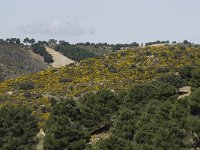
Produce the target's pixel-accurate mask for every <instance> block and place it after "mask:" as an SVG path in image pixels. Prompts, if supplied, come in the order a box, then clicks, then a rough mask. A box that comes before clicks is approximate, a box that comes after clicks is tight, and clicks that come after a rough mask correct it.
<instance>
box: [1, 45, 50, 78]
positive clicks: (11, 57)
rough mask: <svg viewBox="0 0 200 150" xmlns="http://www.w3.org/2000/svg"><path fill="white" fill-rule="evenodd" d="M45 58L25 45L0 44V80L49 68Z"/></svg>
mask: <svg viewBox="0 0 200 150" xmlns="http://www.w3.org/2000/svg"><path fill="white" fill-rule="evenodd" d="M47 68H48V65H47V64H46V63H45V62H44V61H43V58H42V57H40V56H39V55H37V54H35V53H33V52H32V50H31V49H30V48H29V47H28V46H25V45H20V44H10V43H1V44H0V81H2V80H5V79H10V78H13V77H18V76H20V75H24V74H29V73H35V72H38V71H41V70H44V69H47Z"/></svg>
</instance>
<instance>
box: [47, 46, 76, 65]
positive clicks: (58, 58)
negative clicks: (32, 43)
mask: <svg viewBox="0 0 200 150" xmlns="http://www.w3.org/2000/svg"><path fill="white" fill-rule="evenodd" d="M45 48H46V51H47V52H48V53H49V54H51V55H52V56H53V60H54V62H53V63H52V64H51V65H52V66H53V67H54V68H59V67H62V66H66V65H69V64H71V63H74V61H73V60H71V59H69V58H67V57H65V56H64V55H62V54H61V53H59V52H57V51H55V50H54V49H52V48H49V47H45Z"/></svg>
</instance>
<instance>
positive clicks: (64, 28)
mask: <svg viewBox="0 0 200 150" xmlns="http://www.w3.org/2000/svg"><path fill="white" fill-rule="evenodd" d="M16 30H17V31H18V32H20V33H25V34H47V35H49V34H53V35H69V36H81V35H85V34H91V35H92V34H94V33H95V31H94V29H92V28H90V29H86V28H83V27H81V26H80V23H79V22H63V21H60V20H53V21H50V22H43V23H40V24H28V25H23V26H20V27H18V28H17V29H16Z"/></svg>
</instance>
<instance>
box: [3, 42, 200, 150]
mask: <svg viewBox="0 0 200 150" xmlns="http://www.w3.org/2000/svg"><path fill="white" fill-rule="evenodd" d="M199 51H200V48H198V47H197V48H195V47H185V46H180V45H176V46H162V47H145V48H137V49H134V50H124V51H120V52H117V53H113V54H111V55H109V56H104V57H101V58H92V59H88V60H84V61H81V62H80V63H76V64H72V65H70V66H66V67H62V68H59V69H50V70H47V71H42V72H40V73H36V74H32V75H26V76H22V77H20V78H16V79H13V80H8V81H6V82H3V83H1V84H0V93H1V94H0V101H1V107H0V109H3V110H2V112H4V107H6V106H4V105H6V104H9V103H11V104H15V105H16V104H20V105H26V106H27V107H28V108H29V109H30V110H31V111H32V114H31V115H34V116H37V117H38V118H39V119H40V120H39V127H42V128H44V130H45V133H46V136H45V139H44V149H48V150H51V149H52V150H54V149H73V150H79V149H94V150H97V149H98V150H101V149H106V150H107V149H108V150H109V149H116V150H121V149H122V150H123V149H126V150H127V149H130V150H132V149H147V150H149V149H190V148H198V147H200V141H199V137H200V128H199V123H200V121H199V120H200V118H199V117H200V101H199V93H200V92H199V88H200V84H199V83H200V82H199V81H200V76H199V74H200V66H199V65H200V55H199ZM182 86H191V87H192V94H191V96H188V97H186V98H183V99H177V98H178V96H179V95H181V94H184V93H181V92H179V88H180V87H182ZM102 89H107V90H102ZM90 92H92V93H90ZM86 93H88V94H86ZM83 94H84V96H83ZM66 97H67V99H66ZM16 106H17V105H16ZM27 115H28V114H27ZM11 116H12V114H11ZM5 117H6V116H5ZM5 117H4V116H2V117H1V118H2V119H5V120H6V118H5ZM12 117H13V116H12ZM12 117H10V119H12ZM27 118H29V117H27ZM14 119H15V118H13V120H14ZM25 122H26V121H25ZM27 122H29V121H27ZM0 127H2V128H0V129H1V131H4V130H5V131H7V128H6V127H4V126H1V124H0ZM12 132H14V131H12ZM97 135H102V137H101V138H100V139H99V140H98V139H97V138H95V136H97ZM8 138H9V136H8ZM30 138H31V139H30V140H32V141H34V140H33V139H32V138H33V136H32V137H30ZM19 140H20V139H19ZM3 142H4V141H3ZM3 142H2V143H3ZM25 144H26V143H25ZM25 144H24V145H25ZM31 144H32V143H31ZM31 144H30V146H31ZM3 145H4V143H3Z"/></svg>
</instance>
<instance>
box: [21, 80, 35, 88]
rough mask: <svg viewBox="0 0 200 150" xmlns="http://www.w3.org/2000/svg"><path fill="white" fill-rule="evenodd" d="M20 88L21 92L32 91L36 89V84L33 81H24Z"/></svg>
mask: <svg viewBox="0 0 200 150" xmlns="http://www.w3.org/2000/svg"><path fill="white" fill-rule="evenodd" d="M18 87H19V89H21V90H31V89H34V87H35V84H34V83H33V82H32V81H24V82H21V83H19V85H18Z"/></svg>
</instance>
